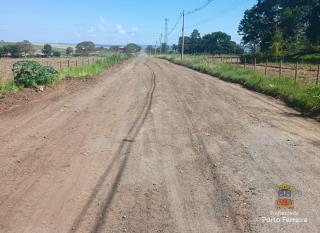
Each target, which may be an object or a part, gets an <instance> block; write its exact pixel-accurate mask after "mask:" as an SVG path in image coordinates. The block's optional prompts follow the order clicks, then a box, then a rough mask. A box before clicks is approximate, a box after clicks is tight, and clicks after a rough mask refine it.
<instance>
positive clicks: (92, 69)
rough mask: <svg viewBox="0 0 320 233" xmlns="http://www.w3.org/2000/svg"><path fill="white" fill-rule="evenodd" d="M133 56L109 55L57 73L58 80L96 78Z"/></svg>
mask: <svg viewBox="0 0 320 233" xmlns="http://www.w3.org/2000/svg"><path fill="white" fill-rule="evenodd" d="M133 56H134V55H133V54H122V55H109V56H106V57H104V58H102V59H99V60H97V61H96V62H95V63H93V64H89V65H84V66H80V67H72V68H67V69H63V70H61V71H60V73H59V79H62V78H66V77H73V78H81V77H92V76H96V75H99V74H101V73H102V72H103V71H104V70H106V69H108V68H110V67H111V66H112V65H114V64H117V63H119V62H122V61H124V60H128V59H130V58H132V57H133Z"/></svg>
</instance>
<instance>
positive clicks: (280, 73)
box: [279, 58, 282, 77]
mask: <svg viewBox="0 0 320 233" xmlns="http://www.w3.org/2000/svg"><path fill="white" fill-rule="evenodd" d="M281 76H282V58H280V67H279V77H281Z"/></svg>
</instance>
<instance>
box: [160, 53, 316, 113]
mask: <svg viewBox="0 0 320 233" xmlns="http://www.w3.org/2000/svg"><path fill="white" fill-rule="evenodd" d="M159 58H162V59H166V60H169V61H171V62H173V63H175V64H179V65H183V66H186V67H189V68H191V69H194V70H197V71H199V72H202V73H206V74H209V75H213V76H215V77H218V78H219V79H222V80H225V81H228V82H233V83H239V84H241V85H242V86H244V87H246V88H248V89H250V90H254V91H257V92H261V93H264V94H267V95H270V96H273V97H276V98H279V99H281V100H283V101H284V102H285V103H286V104H287V105H288V106H290V107H293V108H295V109H297V110H298V111H300V112H301V113H303V114H304V115H309V116H319V115H320V85H315V84H304V83H300V82H296V83H295V82H294V78H293V77H289V76H288V77H282V78H279V77H276V76H270V75H267V76H266V75H264V73H262V72H260V71H254V70H251V69H246V70H244V69H243V68H241V67H239V66H237V65H232V64H225V63H220V62H216V61H212V60H209V59H208V58H207V57H205V56H185V58H184V60H183V61H181V59H180V56H177V55H168V56H159Z"/></svg>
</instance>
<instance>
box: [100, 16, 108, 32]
mask: <svg viewBox="0 0 320 233" xmlns="http://www.w3.org/2000/svg"><path fill="white" fill-rule="evenodd" d="M98 29H99V30H100V31H102V32H106V31H107V21H106V19H105V18H104V17H103V16H100V21H99V23H98Z"/></svg>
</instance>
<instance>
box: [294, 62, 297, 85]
mask: <svg viewBox="0 0 320 233" xmlns="http://www.w3.org/2000/svg"><path fill="white" fill-rule="evenodd" d="M297 78H298V62H296V67H295V71H294V82H295V83H296V82H297Z"/></svg>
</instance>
